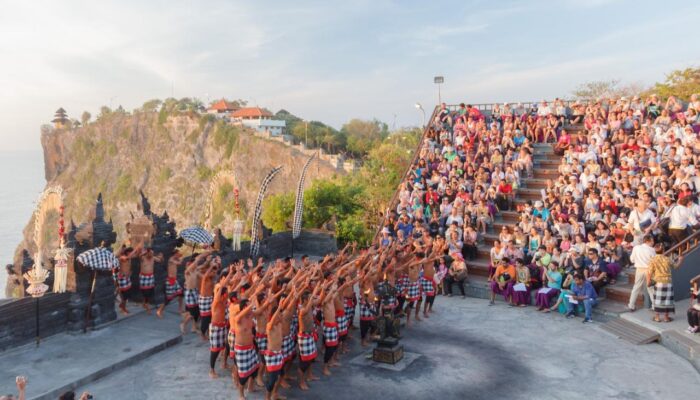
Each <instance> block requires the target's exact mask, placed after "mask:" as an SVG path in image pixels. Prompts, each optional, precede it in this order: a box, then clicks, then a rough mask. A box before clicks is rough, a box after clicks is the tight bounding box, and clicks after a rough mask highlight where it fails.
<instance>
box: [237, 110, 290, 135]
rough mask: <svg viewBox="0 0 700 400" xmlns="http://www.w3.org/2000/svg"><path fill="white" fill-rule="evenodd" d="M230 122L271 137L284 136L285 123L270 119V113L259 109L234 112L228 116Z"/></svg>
mask: <svg viewBox="0 0 700 400" xmlns="http://www.w3.org/2000/svg"><path fill="white" fill-rule="evenodd" d="M230 116H231V122H233V123H234V124H235V123H238V124H241V125H243V126H247V127H248V128H252V129H255V130H256V131H258V132H269V133H270V135H272V136H280V135H283V134H284V131H285V127H286V126H287V124H286V122H285V121H283V120H277V119H272V117H273V115H272V113H271V112H269V111H267V110H265V109H264V108H260V107H247V108H241V109H240V110H236V111H234V112H232V113H231V114H230Z"/></svg>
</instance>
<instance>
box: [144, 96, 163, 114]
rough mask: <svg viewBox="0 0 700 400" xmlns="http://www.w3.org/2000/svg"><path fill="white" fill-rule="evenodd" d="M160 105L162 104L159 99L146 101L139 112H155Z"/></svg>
mask: <svg viewBox="0 0 700 400" xmlns="http://www.w3.org/2000/svg"><path fill="white" fill-rule="evenodd" d="M161 104H163V102H162V101H161V100H160V99H153V100H148V101H147V102H145V103H143V105H142V106H141V110H143V111H144V112H156V111H158V107H160V105H161Z"/></svg>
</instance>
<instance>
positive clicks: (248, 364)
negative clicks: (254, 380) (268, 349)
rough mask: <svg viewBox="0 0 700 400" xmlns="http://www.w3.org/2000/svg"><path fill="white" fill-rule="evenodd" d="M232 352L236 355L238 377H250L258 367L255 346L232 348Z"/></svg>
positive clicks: (236, 346)
mask: <svg viewBox="0 0 700 400" xmlns="http://www.w3.org/2000/svg"><path fill="white" fill-rule="evenodd" d="M233 352H234V354H235V355H236V357H235V360H236V368H238V376H239V377H240V378H245V377H247V376H250V375H252V374H253V373H254V372H255V371H256V370H257V369H258V366H259V365H260V363H259V360H258V352H257V351H255V346H254V345H252V344H250V345H248V346H238V345H235V346H233Z"/></svg>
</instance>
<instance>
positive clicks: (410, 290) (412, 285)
mask: <svg viewBox="0 0 700 400" xmlns="http://www.w3.org/2000/svg"><path fill="white" fill-rule="evenodd" d="M418 299H420V283H419V282H418V281H415V282H409V283H408V285H407V286H406V300H408V301H415V300H418Z"/></svg>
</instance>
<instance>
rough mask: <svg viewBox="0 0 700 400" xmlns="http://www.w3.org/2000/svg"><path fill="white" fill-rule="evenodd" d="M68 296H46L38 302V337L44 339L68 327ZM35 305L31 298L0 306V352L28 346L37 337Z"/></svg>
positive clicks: (52, 294)
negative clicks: (24, 345)
mask: <svg viewBox="0 0 700 400" xmlns="http://www.w3.org/2000/svg"><path fill="white" fill-rule="evenodd" d="M70 298H71V293H61V294H57V293H49V294H47V295H45V296H44V297H42V298H40V299H39V334H40V336H41V337H47V336H51V335H55V334H57V333H60V332H63V331H65V330H66V329H67V325H68V303H69V302H70ZM36 303H37V300H36V299H34V298H31V297H25V298H22V299H18V300H14V301H10V302H7V303H4V304H3V305H2V306H0V350H5V349H8V348H11V347H16V346H20V345H23V344H26V343H29V342H31V341H33V340H35V338H36Z"/></svg>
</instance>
